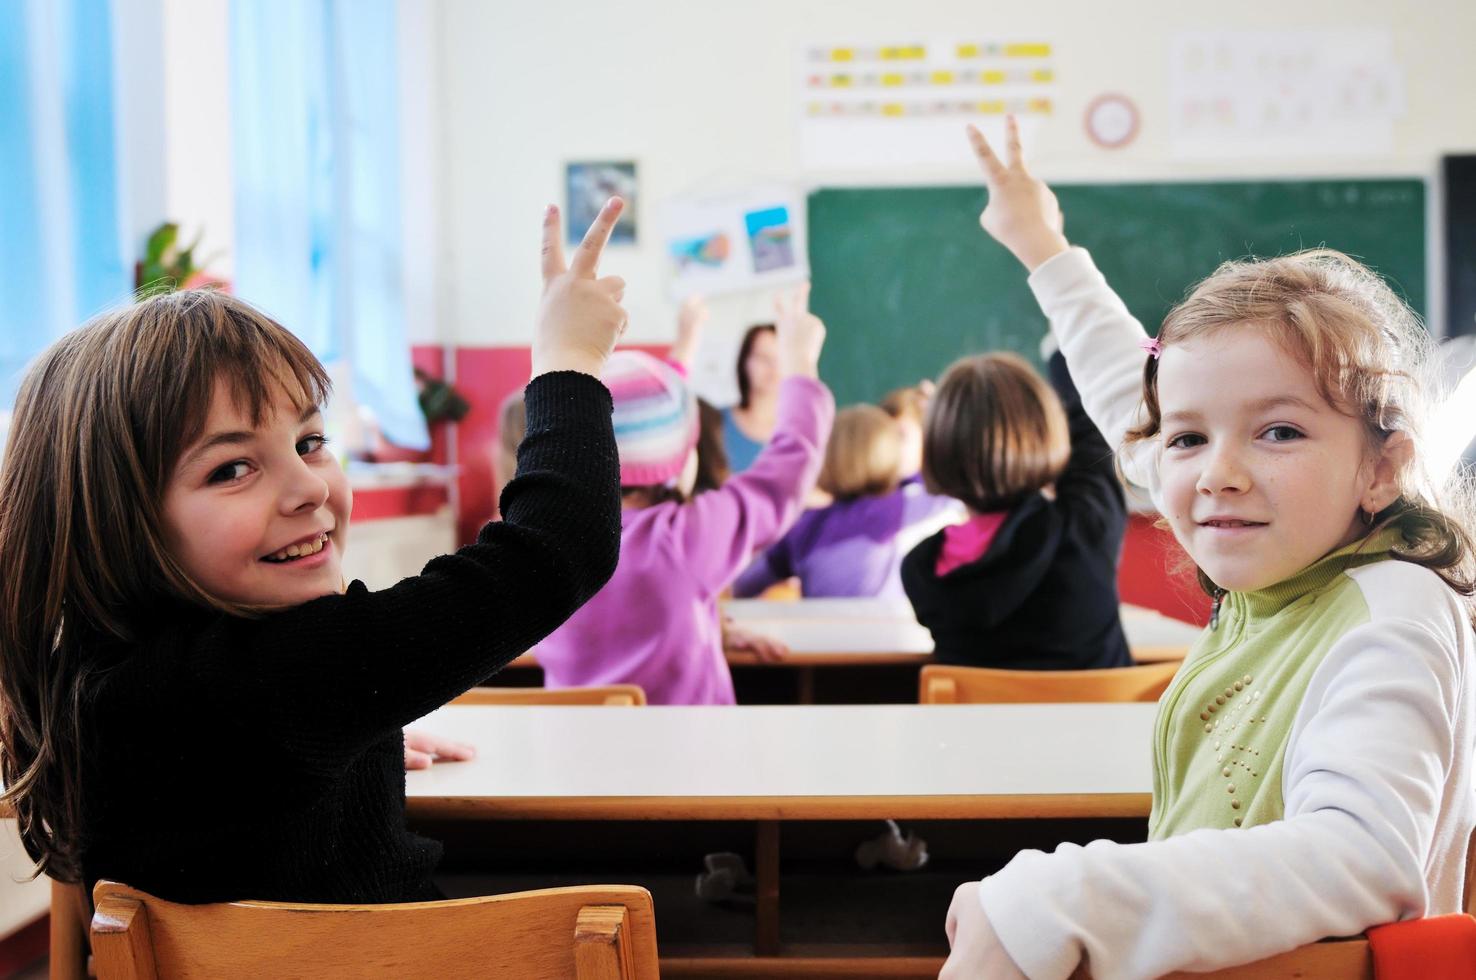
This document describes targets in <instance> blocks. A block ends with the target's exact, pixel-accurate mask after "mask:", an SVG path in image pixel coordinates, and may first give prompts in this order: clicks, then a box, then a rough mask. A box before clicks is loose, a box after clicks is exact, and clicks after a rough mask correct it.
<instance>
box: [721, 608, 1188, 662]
mask: <svg viewBox="0 0 1476 980" xmlns="http://www.w3.org/2000/svg"><path fill="white" fill-rule="evenodd" d="M723 611H724V612H726V613H727V614H728V615H729V616H732V617H733V619H734V621H735V622H737V623H739V624H741V625H742V626H743V627H744V628H745V629H750V630H753V631H754V632H756V633H762V634H764V635H765V636H770V637H773V638H774V639H776V640H779V641H781V642H782V643H784V644H785V645H786V646H788V647H789V649H790V650H792V651H793V652H794V653H797V654H806V655H825V654H845V655H851V654H872V653H876V654H931V653H932V652H933V637H932V635H931V634H930V633H928V631H927V630H926V629H925V628H924V627H922V626H919V625H918V623H917V620H916V619H915V618H914V617H913V614H912V606H911V605H910V604H909V603H908V602H907V600H906V599H900V600H899V599H801V600H799V601H797V602H770V601H767V600H764V599H732V600H729V601H727V602H725V603H723ZM1122 628H1123V632H1124V633H1126V634H1127V641H1128V647H1129V648H1133V649H1138V648H1144V647H1178V646H1188V645H1189V644H1191V643H1193V642H1194V640H1195V639H1196V638H1197V637H1198V636H1199V633H1200V628H1199V627H1198V626H1195V625H1193V624H1191V623H1185V622H1182V621H1180V620H1177V619H1172V618H1170V617H1168V616H1164V615H1162V614H1160V613H1158V612H1155V611H1154V610H1151V609H1144V608H1142V607H1141V606H1130V605H1124V606H1123V607H1122Z"/></svg>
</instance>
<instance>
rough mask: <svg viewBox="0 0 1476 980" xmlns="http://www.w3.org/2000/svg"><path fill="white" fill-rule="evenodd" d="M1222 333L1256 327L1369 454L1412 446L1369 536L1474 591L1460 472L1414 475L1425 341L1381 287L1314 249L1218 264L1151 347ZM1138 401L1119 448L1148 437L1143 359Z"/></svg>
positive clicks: (1424, 402)
mask: <svg viewBox="0 0 1476 980" xmlns="http://www.w3.org/2000/svg"><path fill="white" fill-rule="evenodd" d="M1222 330H1261V331H1264V332H1265V334H1266V335H1267V336H1269V337H1270V338H1271V339H1272V340H1274V341H1275V342H1276V343H1277V344H1279V345H1280V346H1281V347H1282V348H1283V349H1284V350H1285V351H1286V352H1287V353H1288V354H1289V355H1290V356H1292V357H1294V358H1296V359H1297V360H1298V361H1299V362H1300V363H1301V364H1302V365H1303V366H1304V367H1305V368H1307V370H1309V371H1310V372H1311V374H1312V377H1313V380H1314V382H1315V384H1316V385H1317V390H1318V392H1319V393H1320V394H1321V395H1322V397H1323V398H1324V399H1325V400H1326V401H1327V403H1328V404H1329V405H1331V406H1332V407H1333V408H1335V409H1336V410H1338V411H1339V412H1342V413H1343V414H1345V415H1347V416H1349V417H1352V418H1356V419H1358V420H1360V421H1361V422H1362V423H1363V426H1364V431H1365V434H1366V436H1367V440H1368V445H1369V448H1370V449H1371V450H1373V451H1378V450H1379V449H1380V448H1381V447H1382V446H1383V445H1384V443H1385V441H1386V440H1387V439H1388V438H1389V436H1391V435H1393V434H1394V433H1395V432H1404V433H1407V434H1408V435H1409V436H1410V437H1411V439H1413V440H1414V445H1415V446H1416V453H1415V454H1414V458H1413V459H1412V460H1411V461H1410V464H1409V465H1408V466H1406V467H1405V469H1404V470H1403V471H1402V472H1401V473H1400V474H1399V483H1400V495H1399V497H1398V499H1397V500H1395V501H1394V503H1392V504H1390V505H1389V506H1388V507H1386V508H1384V509H1383V510H1382V511H1380V512H1379V513H1378V514H1376V515H1374V516H1373V520H1372V522H1371V525H1370V530H1369V534H1372V533H1374V532H1375V531H1378V530H1380V529H1382V528H1385V527H1394V528H1397V529H1398V530H1399V531H1400V532H1401V534H1402V535H1403V537H1404V547H1402V548H1398V549H1396V551H1395V554H1396V555H1397V556H1398V557H1399V558H1401V559H1403V560H1405V561H1409V562H1413V563H1414V564H1417V565H1423V566H1425V567H1426V568H1429V569H1430V570H1432V571H1434V572H1435V573H1436V574H1437V575H1439V576H1440V577H1441V579H1443V580H1444V581H1445V582H1446V584H1448V585H1449V586H1450V587H1451V588H1452V589H1454V590H1455V591H1457V592H1458V593H1460V594H1461V595H1466V596H1469V595H1471V594H1472V593H1473V591H1476V581H1473V569H1472V548H1471V536H1470V531H1469V530H1468V528H1469V527H1470V526H1471V525H1470V523H1469V516H1468V515H1469V508H1468V496H1469V495H1468V492H1467V490H1466V487H1465V486H1464V480H1463V478H1462V475H1461V474H1460V473H1459V472H1457V473H1456V474H1454V476H1453V477H1452V479H1451V480H1450V481H1449V482H1448V484H1447V485H1446V486H1445V487H1439V486H1437V484H1436V482H1435V481H1433V480H1431V479H1430V478H1431V477H1432V476H1434V477H1442V476H1443V474H1427V473H1423V472H1422V469H1423V467H1422V465H1421V463H1422V460H1421V458H1420V453H1419V452H1418V448H1419V447H1420V445H1421V437H1422V432H1421V427H1422V425H1423V423H1424V421H1425V418H1426V415H1427V413H1428V404H1429V402H1428V398H1427V391H1428V390H1430V389H1429V387H1428V385H1429V381H1430V378H1431V377H1432V375H1431V374H1430V371H1431V368H1432V366H1433V362H1432V353H1433V348H1434V345H1433V343H1432V341H1431V340H1430V336H1429V334H1428V333H1427V332H1426V331H1425V329H1424V327H1423V326H1421V324H1420V322H1419V320H1418V319H1417V318H1416V317H1415V315H1414V313H1413V312H1411V311H1410V309H1409V307H1408V306H1406V305H1405V304H1404V303H1403V302H1402V301H1401V300H1400V299H1399V298H1398V297H1397V296H1396V295H1395V294H1394V291H1393V290H1392V289H1390V288H1389V286H1388V284H1386V283H1385V282H1384V281H1383V279H1381V278H1380V277H1379V276H1378V274H1377V273H1375V272H1374V271H1373V270H1371V269H1369V268H1368V267H1367V266H1364V265H1363V264H1361V263H1359V262H1357V261H1355V260H1354V259H1352V258H1349V257H1348V256H1347V255H1344V254H1343V253H1341V252H1337V251H1334V250H1332V249H1325V248H1324V249H1311V250H1308V251H1304V252H1298V253H1296V254H1293V255H1287V256H1282V257H1281V258H1275V259H1265V260H1259V261H1257V260H1245V261H1233V262H1226V263H1224V264H1223V265H1221V266H1220V267H1219V268H1218V269H1216V270H1215V272H1214V274H1213V275H1211V276H1210V277H1209V278H1207V279H1205V280H1204V281H1203V282H1201V283H1200V284H1199V285H1198V286H1196V287H1194V289H1193V290H1192V291H1191V292H1190V294H1189V296H1188V298H1187V299H1185V300H1184V301H1183V302H1182V303H1180V304H1179V305H1178V306H1176V307H1174V309H1172V310H1170V311H1169V314H1168V316H1167V317H1165V318H1164V321H1163V326H1162V327H1161V328H1160V329H1159V331H1158V339H1159V342H1160V344H1161V345H1162V346H1163V347H1165V348H1167V347H1172V346H1174V345H1175V344H1180V343H1184V342H1185V341H1188V340H1192V339H1195V338H1197V337H1202V336H1205V335H1207V334H1212V333H1217V332H1219V331H1222ZM1143 403H1144V422H1143V424H1142V425H1141V426H1139V427H1138V428H1137V429H1134V430H1131V431H1129V432H1128V433H1127V440H1126V441H1127V442H1128V443H1133V442H1141V441H1143V440H1146V439H1152V438H1155V437H1156V436H1157V435H1158V434H1159V431H1160V421H1161V412H1160V408H1159V402H1158V360H1157V359H1155V358H1151V357H1150V358H1148V359H1147V363H1146V366H1145V367H1144V371H1143ZM1437 498H1439V499H1438V502H1437ZM1352 516H1353V515H1351V514H1350V515H1349V518H1350V519H1351V518H1352ZM1195 571H1196V573H1197V577H1198V579H1199V584H1200V587H1201V588H1203V589H1204V591H1205V592H1207V593H1210V594H1212V595H1213V594H1215V593H1216V592H1217V591H1218V587H1217V586H1216V585H1215V584H1214V583H1213V582H1211V581H1210V580H1209V578H1208V577H1207V576H1206V575H1205V574H1204V572H1203V571H1200V570H1199V569H1196V570H1195Z"/></svg>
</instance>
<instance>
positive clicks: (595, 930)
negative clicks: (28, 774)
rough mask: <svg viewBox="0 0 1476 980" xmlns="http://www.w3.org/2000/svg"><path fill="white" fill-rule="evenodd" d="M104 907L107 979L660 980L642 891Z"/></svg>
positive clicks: (148, 900)
mask: <svg viewBox="0 0 1476 980" xmlns="http://www.w3.org/2000/svg"><path fill="white" fill-rule="evenodd" d="M93 898H94V901H95V904H96V907H97V911H96V913H94V915H93V917H92V948H93V962H94V964H95V965H96V968H97V976H98V978H99V980H133V978H146V980H159V978H168V980H175V978H179V980H191V978H207V977H209V978H220V980H234V978H241V980H246V978H256V977H264V976H266V977H276V976H303V977H313V976H333V977H364V978H369V977H399V978H406V980H421V978H425V980H430V978H443V977H444V978H452V980H456V978H463V977H465V978H471V977H491V978H508V980H513V978H517V980H522V978H526V977H574V978H578V980H631V978H635V980H647V978H653V980H654V978H656V977H657V976H658V971H659V967H658V965H657V954H656V919H655V912H654V910H653V908H652V904H651V895H650V893H649V892H647V891H646V890H645V889H644V888H636V887H633V886H630V885H587V886H581V887H578V888H547V889H542V890H540V891H529V892H516V893H513V894H509V895H493V896H489V897H486V898H465V899H455V900H451V901H444V902H411V903H405V904H401V905H297V904H288V903H280V902H230V903H219V904H214V905H178V904H175V903H174V902H166V901H164V900H163V899H159V898H155V897H153V896H152V895H147V894H145V893H143V892H140V891H137V890H136V889H132V888H129V887H127V886H126V885H119V884H116V883H114V882H111V881H102V882H98V885H97V888H96V889H95V890H94V891H93Z"/></svg>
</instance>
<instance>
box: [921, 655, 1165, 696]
mask: <svg viewBox="0 0 1476 980" xmlns="http://www.w3.org/2000/svg"><path fill="white" fill-rule="evenodd" d="M1178 669H1179V665H1178V664H1177V663H1161V664H1142V665H1139V666H1136V667H1112V668H1108V669H1104V670H997V669H995V668H992V667H949V666H944V665H942V664H929V665H928V666H926V667H924V668H923V669H922V672H921V673H920V674H919V676H918V693H917V700H918V702H919V703H920V704H1050V703H1060V702H1065V701H1157V700H1158V696H1159V695H1160V694H1162V693H1163V692H1164V690H1165V689H1166V688H1167V687H1168V686H1169V681H1171V680H1173V679H1174V674H1175V673H1177V672H1178Z"/></svg>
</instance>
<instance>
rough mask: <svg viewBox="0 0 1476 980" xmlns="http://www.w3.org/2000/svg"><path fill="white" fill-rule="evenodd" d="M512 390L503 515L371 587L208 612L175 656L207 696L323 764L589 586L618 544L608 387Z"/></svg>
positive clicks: (542, 381)
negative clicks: (514, 442) (263, 608)
mask: <svg viewBox="0 0 1476 980" xmlns="http://www.w3.org/2000/svg"><path fill="white" fill-rule="evenodd" d="M525 397H526V401H527V407H528V431H527V435H526V437H525V438H524V440H523V443H522V445H521V446H519V447H518V471H517V476H516V477H515V478H514V479H513V480H512V482H510V483H509V484H508V486H507V489H506V490H505V491H504V493H503V498H502V500H503V509H504V519H503V520H502V521H494V522H492V523H490V524H488V525H487V526H486V527H484V528H482V531H481V533H480V534H479V535H478V536H477V540H476V542H475V543H473V544H471V545H468V546H467V547H464V548H462V549H460V550H459V551H457V552H455V553H454V554H450V555H444V556H442V557H439V558H436V559H433V560H432V561H431V562H429V563H428V564H427V565H426V566H425V569H424V570H423V571H422V572H421V574H419V575H417V576H414V577H412V578H407V579H405V580H404V581H402V582H400V583H399V584H398V585H395V586H394V587H392V588H389V589H385V590H383V591H379V592H370V591H369V590H368V589H366V588H365V587H364V585H363V583H361V582H354V583H353V584H351V585H350V586H349V588H348V590H347V592H346V593H345V594H343V595H331V596H324V597H322V598H320V599H315V600H313V601H311V602H307V603H304V604H303V605H300V606H296V607H293V608H292V609H287V610H283V611H281V612H276V613H273V614H271V615H268V616H264V617H262V618H258V619H240V618H236V617H230V616H224V615H221V616H215V617H212V618H211V619H210V620H209V621H208V624H207V625H206V626H205V628H204V629H203V631H201V632H199V633H196V634H194V635H192V636H191V637H190V639H189V644H190V646H191V647H192V649H189V650H187V651H186V652H185V653H186V658H187V660H188V663H189V665H190V667H189V669H190V670H191V671H192V672H193V673H194V674H195V676H196V678H197V683H198V684H199V685H201V686H203V687H204V689H205V693H206V694H207V696H208V695H209V694H211V693H213V694H215V695H216V696H217V697H218V698H219V699H220V702H221V706H222V710H223V711H243V712H245V713H247V715H248V717H252V718H255V719H256V720H257V721H259V722H260V723H263V724H266V725H274V726H280V728H281V729H282V730H283V731H284V732H290V734H291V736H292V737H291V741H292V743H293V744H294V746H296V747H297V748H298V749H299V750H301V751H305V752H309V753H313V752H314V751H315V750H316V751H317V752H318V753H321V754H322V755H323V756H325V757H332V756H335V755H337V754H339V753H341V752H343V751H354V750H356V749H357V748H359V747H362V746H364V745H367V744H369V743H370V742H372V741H373V740H375V739H377V738H381V737H384V736H385V735H386V734H388V733H390V732H392V731H393V730H395V729H398V728H399V727H401V726H403V725H404V724H406V723H407V722H410V721H413V720H414V719H416V718H418V717H420V716H422V715H424V714H426V713H427V712H429V711H431V710H433V709H434V708H436V707H438V706H439V705H441V704H444V703H445V702H446V701H448V700H449V699H451V698H452V697H454V696H456V695H457V694H460V693H461V692H463V691H465V690H467V689H468V688H471V687H473V686H475V685H476V684H478V683H479V682H480V681H481V680H482V679H484V678H485V677H487V676H488V675H489V674H491V673H493V672H495V671H496V670H497V669H499V668H500V667H502V666H503V665H504V664H506V663H507V662H508V661H510V660H512V659H513V658H514V657H516V656H517V655H518V654H520V653H522V652H524V651H526V650H527V649H529V648H530V647H532V646H533V645H534V644H535V643H537V642H538V641H539V640H540V639H542V638H543V637H544V636H546V635H548V634H549V633H551V632H552V631H553V630H554V629H556V628H557V627H558V626H559V625H560V624H561V623H563V622H564V620H565V619H567V618H568V617H569V616H570V615H571V614H572V613H573V612H574V611H575V610H576V609H578V608H579V607H580V606H581V605H582V604H583V603H584V602H585V601H587V600H588V599H589V598H590V597H591V596H593V595H594V594H595V593H596V592H597V591H599V589H600V588H601V587H602V586H603V585H604V584H605V582H606V581H607V580H608V579H609V578H610V576H611V575H612V574H614V571H615V564H616V561H617V560H618V557H619V551H620V475H619V462H618V459H617V456H616V452H615V437H614V432H613V430H612V428H611V422H610V414H611V402H610V393H609V391H607V390H606V389H605V387H604V386H603V385H602V384H600V383H599V382H598V381H597V380H595V379H594V378H591V377H589V376H587V375H583V374H577V373H574V372H559V373H556V374H551V375H544V376H542V377H539V378H537V379H535V380H534V381H533V382H532V383H531V384H529V385H528V388H527V391H526V396H525ZM267 734H268V735H270V734H271V733H267Z"/></svg>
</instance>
